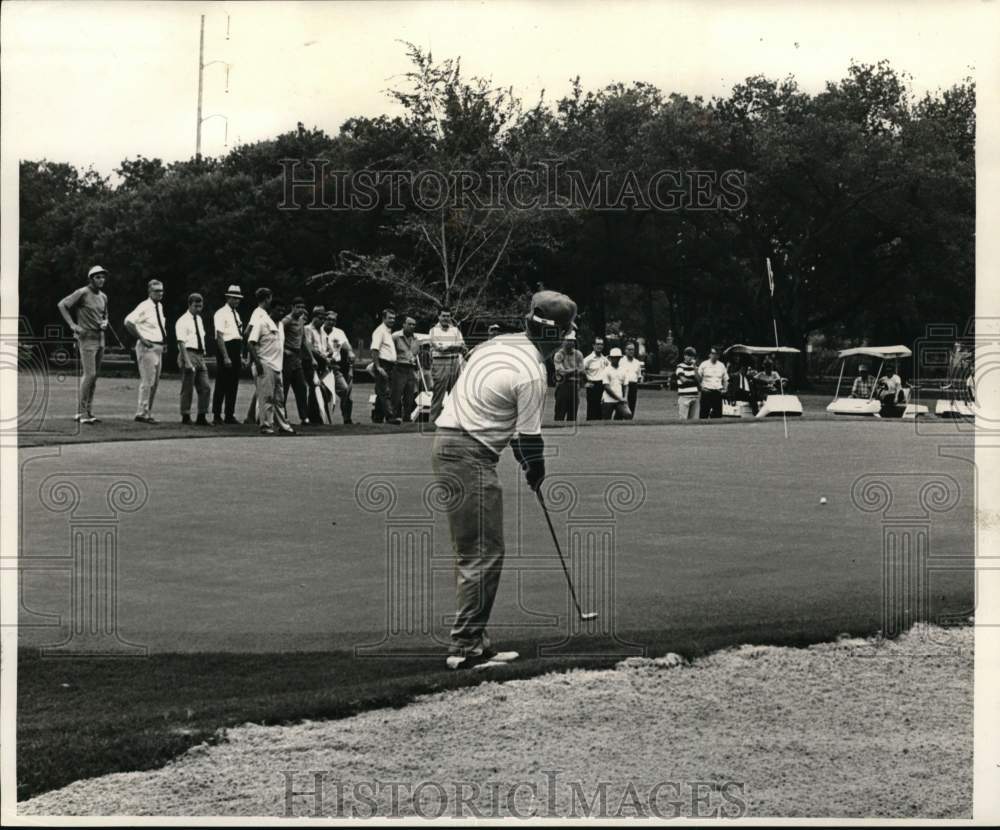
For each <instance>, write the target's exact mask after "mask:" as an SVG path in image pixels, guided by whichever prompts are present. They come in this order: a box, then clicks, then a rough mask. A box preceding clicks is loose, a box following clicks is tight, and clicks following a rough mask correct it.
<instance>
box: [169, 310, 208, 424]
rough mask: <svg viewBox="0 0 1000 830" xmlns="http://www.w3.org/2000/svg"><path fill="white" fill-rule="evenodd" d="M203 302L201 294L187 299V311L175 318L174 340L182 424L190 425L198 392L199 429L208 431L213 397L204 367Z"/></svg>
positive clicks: (206, 369)
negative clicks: (178, 371)
mask: <svg viewBox="0 0 1000 830" xmlns="http://www.w3.org/2000/svg"><path fill="white" fill-rule="evenodd" d="M204 305H205V301H204V299H203V298H202V296H201V294H197V293H193V294H189V295H188V310H187V311H186V312H185V313H184V314H182V315H181V316H180V317H178V318H177V322H176V323H175V324H174V336H175V337H176V338H177V368H178V369H180V370H181V423H182V424H190V423H191V402H192V398H193V397H194V392H195V390H197V392H198V418H197V420H196V421H195V423H197V424H198V426H203V427H207V426H209V423H208V402H209V399H210V397H211V394H212V387H211V384H209V382H208V366H206V365H205V323H204V322H203V321H202V319H201V310H202V308H203V307H204Z"/></svg>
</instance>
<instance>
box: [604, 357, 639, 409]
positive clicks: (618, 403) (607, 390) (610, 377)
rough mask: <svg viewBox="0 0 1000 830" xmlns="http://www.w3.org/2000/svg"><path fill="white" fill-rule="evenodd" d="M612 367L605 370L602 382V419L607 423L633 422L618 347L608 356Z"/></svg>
mask: <svg viewBox="0 0 1000 830" xmlns="http://www.w3.org/2000/svg"><path fill="white" fill-rule="evenodd" d="M608 360H609V361H610V365H609V366H607V367H606V368H605V370H604V376H603V378H602V382H603V384H604V393H603V396H602V397H601V417H602V418H603V419H604V420H605V421H611V420H618V421H621V420H625V421H628V420H631V418H632V411H631V410H630V409H629V408H628V400H627V398H626V397H625V394H626V393H625V370H624V369H622V367H621V360H622V350H621V349H619V348H618V347H617V346H616V347H615V348H613V349H612V350H611V353H610V354H609V355H608Z"/></svg>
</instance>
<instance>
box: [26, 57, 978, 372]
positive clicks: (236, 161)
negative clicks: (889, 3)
mask: <svg viewBox="0 0 1000 830" xmlns="http://www.w3.org/2000/svg"><path fill="white" fill-rule="evenodd" d="M407 48H408V50H409V57H410V60H411V70H410V72H408V73H407V74H406V75H405V76H404V77H403V78H401V79H400V81H399V82H398V84H397V85H396V86H395V87H394V88H392V89H390V90H387V94H388V95H389V96H390V98H391V100H393V101H394V102H395V103H396V105H397V106H396V108H395V109H396V110H397V111H399V112H400V114H399V115H395V116H392V117H390V116H387V115H385V116H379V117H374V118H369V117H357V118H351V119H348V120H347V121H346V122H345V123H344V124H343V125H342V126H341V127H340V130H339V133H338V134H337V135H334V136H331V135H328V134H327V133H326V132H324V131H323V130H320V129H316V128H311V129H310V128H306V127H305V126H304V124H302V123H299V124H298V125H297V127H296V128H295V129H294V130H290V131H289V132H286V133H284V134H282V135H279V136H277V137H276V138H274V139H269V140H266V141H259V142H255V143H252V144H244V145H240V146H237V147H235V148H233V149H232V150H231V151H229V152H228V153H227V154H225V155H224V156H220V157H217V158H192V159H189V160H187V161H180V162H174V163H169V164H164V163H163V162H162V161H161V160H160V159H149V158H145V157H143V156H138V157H136V158H132V159H126V160H124V161H122V163H121V165H120V167H118V168H117V169H116V170H115V174H116V175H115V180H114V181H112V180H111V178H110V177H105V176H101V175H100V174H98V173H96V172H95V171H94V170H92V169H87V170H79V169H77V168H75V167H73V166H72V165H69V164H65V163H61V162H52V161H47V160H42V161H22V162H21V164H20V173H21V176H20V298H21V314H22V315H23V316H24V317H25V318H26V319H27V322H28V325H29V326H30V327H31V330H32V331H34V332H41V331H43V330H44V328H45V326H47V325H51V324H52V323H53V322H55V321H56V320H57V317H56V314H55V305H56V303H57V302H58V300H59V299H60V298H61V297H62V296H64V295H65V294H67V293H69V291H70V290H72V289H73V288H75V287H77V286H79V285H80V284H82V282H83V279H84V275H85V274H86V271H87V268H88V267H89V266H90V265H92V264H94V263H99V264H101V265H103V266H105V267H106V268H108V269H109V270H110V271H111V274H112V278H111V280H110V285H109V294H110V296H111V303H112V322H114V318H115V317H116V316H117V317H120V316H123V315H124V314H125V313H126V312H127V311H128V310H129V309H130V308H131V307H132V305H133V304H134V303H136V302H138V301H139V300H140V299H141V298H142V297H143V296H144V295H145V285H146V283H147V281H148V280H150V279H153V278H156V279H160V280H162V281H163V282H164V284H165V285H166V287H167V294H166V298H165V304H166V306H167V310H168V312H169V313H170V314H171V316H176V314H179V313H181V312H182V311H183V310H184V307H185V297H186V295H187V294H188V292H190V291H195V290H197V291H200V292H201V293H203V294H204V295H205V296H206V299H207V300H208V304H209V307H211V306H212V305H213V303H214V302H215V301H216V299H218V300H219V301H221V297H222V293H223V291H224V290H225V288H226V286H227V285H229V284H230V283H238V284H240V285H241V286H242V287H243V290H244V293H245V294H251V293H252V291H253V289H254V288H256V287H258V286H260V285H267V286H268V287H270V288H272V289H273V290H274V291H275V292H276V294H277V295H278V296H279V297H283V298H285V299H286V300H289V299H291V297H293V296H297V295H303V296H305V297H307V298H308V300H309V301H310V302H312V301H316V302H320V303H323V304H325V305H327V307H331V308H334V309H336V310H337V311H338V312H339V314H340V319H341V320H342V321H344V323H346V328H347V329H348V333H349V334H350V335H351V336H352V338H355V339H356V338H361V337H366V336H367V335H368V334H369V333H370V331H371V329H372V328H373V327H374V325H375V322H376V315H377V313H378V310H379V309H380V308H382V307H383V306H387V305H393V306H395V307H396V308H397V310H399V311H401V312H407V313H411V314H413V315H414V316H417V317H418V319H420V321H421V322H422V323H424V322H429V320H430V319H431V317H432V316H433V314H434V311H435V309H436V307H438V306H440V305H442V304H445V305H449V306H451V307H452V308H453V309H454V310H455V313H456V316H457V317H458V318H459V319H461V320H464V321H466V325H470V324H471V321H476V320H482V319H486V318H498V319H502V318H504V317H511V316H516V311H517V310H519V309H521V308H522V307H523V304H524V301H525V298H526V297H527V296H528V295H529V294H530V293H531V292H532V291H533V290H535V289H537V288H538V287H539V286H540V285H543V286H544V287H547V288H554V289H558V290H562V291H565V292H567V293H568V294H570V295H571V296H573V297H574V299H576V300H577V302H578V303H579V305H580V311H581V316H580V321H579V322H580V327H581V330H582V333H583V335H584V337H587V336H589V335H591V334H594V333H601V332H604V331H606V330H608V329H612V330H614V329H618V330H620V331H622V332H623V333H624V334H626V335H630V336H643V337H645V340H646V343H647V344H649V345H650V347H651V352H652V353H651V355H650V358H651V362H652V363H654V364H655V363H656V361H657V357H658V356H659V357H663V354H660V355H658V354H657V349H656V348H655V347H654V346H653V344H657V343H660V344H661V348H662V349H663V350H664V354H665V353H666V352H667V351H669V350H670V349H671V348H672V347H671V346H670V345H669V344H667V343H666V342H664V341H665V340H666V337H667V332H668V331H669V332H671V333H672V335H673V341H674V343H675V344H677V345H681V346H683V345H687V344H692V345H695V346H696V347H698V348H699V349H700V350H705V349H706V348H707V346H708V345H709V344H710V343H721V344H728V343H734V342H744V343H747V342H751V343H769V342H771V341H772V340H773V338H774V334H773V327H772V321H771V320H772V313H773V315H774V317H775V319H776V322H777V326H778V330H779V333H780V337H781V339H782V341H783V342H784V343H785V344H787V345H793V346H798V347H800V348H801V347H802V346H803V345H804V344H805V343H806V342H807V341H809V340H810V338H812V339H813V340H816V339H822V340H823V341H824V342H826V343H827V344H829V345H831V346H837V345H841V344H848V343H849V344H858V343H860V342H862V341H868V342H871V343H876V342H886V343H912V342H913V340H914V339H915V338H917V337H919V336H920V335H921V334H923V333H924V331H925V327H926V326H927V325H928V324H932V323H937V324H940V323H953V324H956V325H958V326H959V327H960V328H964V325H965V322H966V321H967V320H968V319H969V318H970V317H971V315H972V314H973V310H974V273H975V271H974V268H975V263H974V228H975V146H974V139H975V86H974V83H973V82H972V80H971V79H965V80H963V81H961V82H959V83H957V84H955V85H954V86H952V87H951V88H949V89H946V90H939V91H936V92H933V93H927V94H925V95H923V96H922V97H918V96H916V95H915V94H914V93H913V92H912V90H911V88H910V82H909V78H908V77H907V76H906V75H905V74H903V73H900V72H898V71H897V70H895V69H894V68H893V67H891V66H890V65H889V64H888V63H887V62H881V63H879V64H877V65H866V64H853V63H852V64H851V65H850V66H849V67H848V70H847V75H846V77H844V78H842V79H841V80H839V81H835V82H834V81H831V82H828V83H827V84H826V85H825V88H824V89H823V90H822V91H820V92H818V93H815V94H810V93H807V92H804V91H802V90H801V89H800V88H799V87H798V85H797V84H796V82H795V80H794V78H792V77H787V78H784V79H780V80H774V79H769V78H765V77H762V76H756V77H751V78H747V79H746V80H745V81H744V82H742V83H740V84H737V85H736V86H735V87H734V88H733V89H732V91H731V93H730V94H729V95H728V96H727V97H725V98H711V99H709V100H705V99H703V98H701V97H688V96H686V95H683V94H680V93H665V92H663V91H661V90H660V89H658V88H657V87H655V86H653V85H650V84H647V83H641V82H636V83H631V84H622V83H618V84H612V85H610V86H607V87H605V88H603V89H599V90H596V91H585V90H584V89H583V87H582V85H581V82H580V80H579V78H577V79H575V80H573V81H572V82H571V84H570V88H569V91H568V93H567V94H566V95H564V96H563V97H561V98H559V99H558V100H556V101H554V102H549V101H548V100H546V98H545V96H544V93H543V95H542V96H541V97H540V98H539V100H538V101H537V102H535V103H534V104H532V105H526V104H525V102H523V101H522V100H520V99H519V98H518V97H517V96H516V95H515V94H514V93H513V92H512V90H511V89H505V88H502V87H499V86H496V85H495V84H494V83H493V82H491V81H490V80H487V79H483V78H467V77H466V76H465V75H463V73H462V69H461V62H460V61H459V60H444V61H435V59H434V58H433V56H432V55H431V54H430V53H426V52H424V51H422V50H421V49H419V48H417V47H415V46H412V45H408V47H407ZM292 168H294V169H296V170H297V173H295V175H297V176H298V177H299V179H300V180H302V176H305V177H306V179H305V180H307V181H308V180H310V177H311V179H312V180H313V181H316V182H320V183H321V184H322V185H323V191H324V194H325V198H329V194H330V193H331V192H335V193H337V194H338V195H339V196H340V197H342V196H343V195H344V192H345V191H344V188H346V187H347V186H348V183H349V182H353V186H354V187H355V189H356V190H358V192H361V193H362V195H365V196H367V201H366V202H365V204H364V205H363V208H364V209H361V208H360V207H358V205H357V202H356V201H355V203H354V206H353V207H352V208H351V209H338V208H337V206H335V205H334V206H329V205H328V206H326V207H324V206H323V205H322V204H321V205H319V206H318V207H319V209H310V207H309V206H308V204H303V203H302V202H303V200H305V201H306V202H308V200H309V198H311V196H310V194H309V193H308V192H307V191H308V187H306V188H303V186H301V185H300V186H298V188H297V189H295V188H293V190H292V195H293V197H294V198H293V199H292V202H291V203H290V202H289V170H290V169H292ZM317 170H318V171H319V173H317V172H316V171H317ZM303 171H305V172H303ZM553 171H555V173H556V175H552V174H553ZM362 173H363V174H364V176H365V177H366V178H364V179H362V178H360V177H359V174H362ZM359 183H360V184H362V185H363V188H359ZM338 187H339V188H341V190H340V191H336V188H338ZM331 188H332V189H333V190H331ZM498 193H500V194H501V196H502V198H499V199H498V198H497V194H498ZM354 195H355V196H357V193H355V194H354ZM657 200H658V201H657ZM651 201H656V203H655V204H651ZM314 207H315V206H314ZM766 259H769V260H770V262H771V264H772V268H773V274H774V294H773V299H772V297H771V292H770V289H769V285H768V279H767V274H766V269H765V260H766ZM673 348H675V347H673Z"/></svg>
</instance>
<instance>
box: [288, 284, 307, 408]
mask: <svg viewBox="0 0 1000 830" xmlns="http://www.w3.org/2000/svg"><path fill="white" fill-rule="evenodd" d="M281 327H282V328H283V329H284V330H285V349H284V359H283V362H282V367H281V380H282V384H283V389H284V393H283V394H284V395H285V396H286V397H287V395H288V387H289V386H291V387H292V391H293V392H294V393H295V408H296V409H298V411H299V421H300V422H301V423H302V424H305V425H308V424H309V390H308V388H307V386H306V369H307V368H308V369H309V375H310V377H311V376H312V360H310V359H309V353H308V351H306V344H305V329H306V301H305V300H303V299H302V298H301V297H296V298H295V299H294V300H292V310H291V311H290V312H289V313H288V314H287V315H286V316H285V317H284V319H283V320H282V321H281Z"/></svg>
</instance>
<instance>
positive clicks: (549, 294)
mask: <svg viewBox="0 0 1000 830" xmlns="http://www.w3.org/2000/svg"><path fill="white" fill-rule="evenodd" d="M575 317H576V303H574V302H573V301H572V300H571V299H570V298H569V297H567V296H566V295H565V294H559V293H557V292H555V291H539V292H537V293H536V294H535V295H534V296H533V297H532V299H531V308H530V310H529V311H528V313H527V315H526V317H525V323H524V327H525V330H524V332H522V333H519V334H504V335H501V336H500V337H496V338H494V339H493V340H491V341H489V342H487V343H483V344H481V345H479V346H478V347H477V348H476V349H475V350H473V352H472V353H471V355H470V357H469V366H468V368H467V369H466V370H465V371H464V372H462V374H461V375H460V376H459V378H458V382H457V383H456V384H455V387H454V389H453V391H452V394H451V396H450V397H449V399H448V401H447V402H446V403H445V405H444V409H443V411H442V413H441V417H440V418H438V422H437V431H436V433H435V435H434V450H433V455H432V458H431V461H432V464H433V468H434V474H435V476H437V478H438V480H439V482H440V483H441V484H442V486H443V487H444V488H445V491H446V492H448V493H452V494H456V493H457V498H455V499H452V500H450V501H453V504H452V505H451V506H450V508H449V509H448V510H447V511H446V512H447V515H448V526H449V530H450V533H451V541H452V547H453V548H454V553H455V571H456V577H457V580H456V582H457V584H456V595H457V596H456V605H457V612H456V614H455V620H454V623H453V624H452V628H451V645H450V648H449V654H448V657H447V661H446V662H447V666H448V668H450V669H465V668H474V667H476V666H480V667H482V666H492V665H496V664H497V663H503V662H508V661H510V660H513V659H516V658H517V656H518V655H517V652H499V653H498V652H496V651H495V650H494V649H493V646H492V644H491V643H490V639H489V637H488V636H487V633H486V627H487V625H488V623H489V620H490V614H491V612H492V610H493V604H494V601H495V599H496V594H497V588H498V587H499V584H500V576H501V572H502V570H503V560H504V538H503V533H504V520H503V489H502V488H501V486H500V478H499V476H498V475H497V462H498V461H499V460H500V454H501V453H502V452H503V451H504V448H505V447H506V446H507V445H508V444H510V446H511V449H512V450H513V451H514V457H515V458H516V459H517V461H518V462H519V463H520V464H521V468H522V470H524V474H525V479H526V480H527V483H528V486H529V487H530V488H531V489H532V490H534V491H536V492H537V491H538V488H539V487H541V484H542V481H543V480H544V478H545V457H544V453H545V444H544V441H543V439H542V412H543V407H544V406H545V392H546V388H547V387H546V378H545V366H544V361H545V359H546V358H547V357H548V356H549V355H550V354H551V353H552V352H553V351H555V349H557V348H558V347H559V342H560V340H561V339H562V338H563V337H564V336H565V334H566V333H567V332H568V331H570V330H571V329H572V327H573V320H574V318H575Z"/></svg>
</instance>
